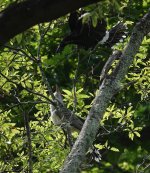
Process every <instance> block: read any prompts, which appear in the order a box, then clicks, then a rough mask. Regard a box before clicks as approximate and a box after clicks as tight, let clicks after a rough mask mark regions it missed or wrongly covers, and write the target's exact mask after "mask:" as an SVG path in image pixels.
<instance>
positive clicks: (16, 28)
mask: <svg viewBox="0 0 150 173" xmlns="http://www.w3.org/2000/svg"><path fill="white" fill-rule="evenodd" d="M99 1H102V0H55V1H51V0H24V1H23V2H20V3H13V4H11V5H10V6H8V7H7V8H6V9H5V10H3V11H2V12H1V13H0V44H1V45H2V44H5V43H6V42H7V41H9V40H10V39H11V38H13V37H14V36H15V35H17V34H19V33H21V32H23V31H25V30H27V29H28V28H30V27H32V26H34V25H36V24H38V23H43V22H48V21H51V20H54V19H56V18H58V17H61V16H63V15H65V14H67V13H69V12H72V11H74V10H76V9H78V8H80V7H83V6H86V5H89V4H92V3H96V2H99Z"/></svg>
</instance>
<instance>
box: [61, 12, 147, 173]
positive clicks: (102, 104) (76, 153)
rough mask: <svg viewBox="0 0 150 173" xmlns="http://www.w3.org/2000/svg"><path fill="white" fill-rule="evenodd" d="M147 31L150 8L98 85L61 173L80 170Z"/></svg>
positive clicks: (73, 172) (76, 172)
mask: <svg viewBox="0 0 150 173" xmlns="http://www.w3.org/2000/svg"><path fill="white" fill-rule="evenodd" d="M149 32H150V10H149V13H147V14H146V15H145V16H144V17H143V18H142V19H141V20H140V22H138V23H137V24H136V26H135V27H134V29H133V32H132V35H131V38H130V41H129V43H128V45H127V47H126V48H125V50H124V51H123V53H122V55H121V57H120V61H119V63H118V65H117V67H116V69H115V70H114V72H113V73H112V75H111V76H108V77H107V78H106V79H105V80H104V81H103V83H102V85H101V86H100V89H99V94H98V95H97V97H96V98H95V100H94V103H93V106H92V108H91V110H90V112H89V115H88V117H87V119H86V121H85V123H84V126H83V128H82V130H81V132H80V135H79V137H78V139H77V140H76V142H75V144H74V146H73V148H72V150H71V152H70V154H69V156H68V157H67V159H66V161H65V163H64V166H63V168H62V170H61V171H60V172H61V173H68V172H72V173H78V172H80V167H81V164H82V162H83V160H84V158H85V155H86V152H87V150H88V148H89V147H90V146H91V145H92V143H93V141H94V138H95V136H96V133H97V130H98V128H99V121H100V120H101V119H102V117H103V114H104V112H105V110H106V108H107V106H108V104H109V102H110V100H111V98H112V97H113V96H114V95H115V93H117V92H118V91H119V90H120V89H121V88H122V86H121V81H122V80H123V79H124V77H125V75H126V74H127V71H128V69H129V66H130V65H131V64H132V61H133V57H134V56H135V55H136V52H137V51H138V49H139V47H140V45H141V43H142V40H143V38H144V36H145V35H146V34H148V33H149Z"/></svg>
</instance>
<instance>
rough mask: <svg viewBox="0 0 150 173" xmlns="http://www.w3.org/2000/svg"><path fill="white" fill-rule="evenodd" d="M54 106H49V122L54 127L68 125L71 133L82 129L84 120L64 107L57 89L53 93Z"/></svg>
mask: <svg viewBox="0 0 150 173" xmlns="http://www.w3.org/2000/svg"><path fill="white" fill-rule="evenodd" d="M54 97H55V100H54V101H55V102H56V105H53V104H50V114H51V121H52V122H53V124H54V125H56V126H63V125H67V124H69V125H70V127H71V130H72V131H74V130H75V131H78V132H79V131H80V130H81V129H82V126H83V123H84V120H83V119H82V118H80V117H78V116H76V115H75V114H73V113H72V112H71V111H70V110H69V109H67V108H66V107H65V105H64V102H63V98H62V95H61V92H60V90H59V88H58V87H56V91H55V92H54Z"/></svg>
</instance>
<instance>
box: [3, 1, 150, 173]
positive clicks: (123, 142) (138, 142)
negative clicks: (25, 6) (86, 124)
mask: <svg viewBox="0 0 150 173" xmlns="http://www.w3.org/2000/svg"><path fill="white" fill-rule="evenodd" d="M12 2H13V1H7V0H1V1H0V8H1V10H2V9H4V8H5V7H6V6H8V5H9V4H11V3H12ZM149 5H150V4H149V2H148V0H129V1H128V0H121V1H119V0H113V1H109V0H104V1H102V2H101V3H98V4H96V5H92V6H88V7H85V8H84V9H85V10H88V11H90V14H91V17H92V20H93V25H94V24H95V23H96V22H97V19H99V18H103V17H104V18H106V20H107V23H108V29H109V28H111V27H112V26H113V25H114V24H115V23H117V22H118V21H120V20H123V21H124V22H125V23H126V24H127V25H128V28H129V29H128V31H129V33H128V36H129V37H130V33H131V31H132V29H133V27H134V24H135V23H136V22H137V21H138V20H139V19H140V18H141V17H142V16H143V15H144V14H145V13H146V12H147V11H148V7H149ZM56 10H57V9H56ZM67 19H68V15H66V16H63V17H61V18H59V19H57V20H54V21H52V22H49V23H44V24H39V25H36V26H34V27H32V28H31V29H29V30H27V31H26V32H24V33H21V34H19V35H17V36H16V37H15V38H14V39H12V40H11V41H10V42H9V43H7V45H6V46H5V47H3V48H1V49H0V64H1V65H0V172H2V173H3V172H34V173H36V172H37V173H38V172H41V173H45V172H51V173H52V172H54V173H55V172H58V171H59V169H60V168H61V166H62V164H63V161H64V159H65V158H66V156H67V154H68V153H69V150H70V148H69V147H68V146H66V141H65V140H66V139H65V135H64V134H63V131H62V130H61V128H60V127H58V126H54V125H53V124H52V122H51V119H50V110H49V109H50V108H49V100H50V99H51V97H50V95H49V92H48V86H47V85H48V84H49V85H50V86H51V87H52V88H53V89H54V90H55V86H56V84H57V85H58V86H59V87H60V88H61V89H62V94H63V96H64V102H65V104H66V105H67V107H68V108H69V109H71V110H73V111H75V112H76V113H77V115H78V116H80V117H82V118H83V119H85V118H86V116H87V113H88V111H89V109H90V107H91V104H92V100H93V99H94V97H95V95H96V90H97V88H98V86H99V82H100V81H99V77H100V72H101V70H102V68H103V66H104V64H105V62H106V61H107V59H108V57H109V56H110V55H111V54H112V49H108V48H106V47H105V46H101V47H99V46H98V47H96V49H94V50H83V49H80V50H78V49H77V47H76V46H75V45H68V46H66V47H65V49H64V50H63V51H62V52H61V53H56V49H57V47H58V45H59V43H60V41H61V40H62V39H63V38H64V37H65V36H66V35H67V34H68V33H69V27H68V23H67ZM16 27H17V26H16ZM10 29H11V28H10ZM128 39H129V38H127V39H125V40H124V42H123V43H120V44H118V45H116V46H115V47H114V49H118V50H122V49H123V48H124V47H125V45H126V44H127V42H128ZM149 44H150V38H149V36H147V37H145V39H144V41H143V43H142V45H141V47H140V50H139V52H138V53H137V55H136V56H135V57H134V62H133V64H132V65H131V67H130V71H129V73H128V75H127V76H126V79H125V80H124V84H125V86H126V87H125V88H123V89H122V91H121V92H120V93H119V94H117V95H116V96H115V97H114V98H113V99H112V100H111V102H110V104H109V107H108V108H107V111H106V112H105V115H104V118H103V120H102V121H101V122H100V129H99V133H98V135H97V138H96V139H95V142H94V146H95V147H96V148H97V149H99V151H100V153H101V155H102V158H101V162H100V163H97V162H95V161H94V160H92V159H91V157H88V158H87V161H86V163H85V165H84V166H83V172H84V173H87V172H89V173H97V172H98V173H107V172H111V173H112V172H114V173H131V172H135V173H140V172H145V173H148V172H149V171H150V138H149V131H150V61H149V57H150V46H149ZM115 63H116V62H115ZM115 63H114V64H113V66H115ZM113 66H112V68H113ZM110 72H111V71H110ZM75 100H77V102H75ZM73 135H74V139H75V138H76V137H77V133H74V134H73Z"/></svg>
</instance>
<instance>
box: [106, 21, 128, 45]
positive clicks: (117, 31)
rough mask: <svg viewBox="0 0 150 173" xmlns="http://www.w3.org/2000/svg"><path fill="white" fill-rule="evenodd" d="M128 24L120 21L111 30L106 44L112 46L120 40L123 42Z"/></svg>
mask: <svg viewBox="0 0 150 173" xmlns="http://www.w3.org/2000/svg"><path fill="white" fill-rule="evenodd" d="M126 31H127V26H126V25H125V24H124V23H123V22H118V23H117V24H116V25H115V26H114V27H113V28H111V29H110V30H109V38H108V40H107V42H106V44H107V45H108V46H110V47H112V46H113V45H115V44H116V43H118V42H123V40H124V38H126V36H127V32H126Z"/></svg>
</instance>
